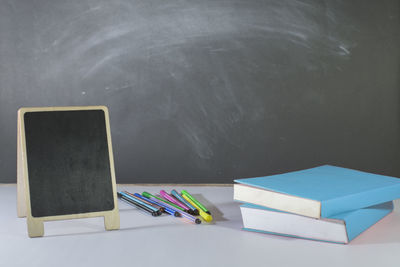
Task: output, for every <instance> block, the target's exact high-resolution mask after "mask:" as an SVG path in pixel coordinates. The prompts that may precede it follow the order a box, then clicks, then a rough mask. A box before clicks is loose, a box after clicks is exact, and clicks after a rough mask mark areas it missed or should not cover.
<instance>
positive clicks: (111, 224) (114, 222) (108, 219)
mask: <svg viewBox="0 0 400 267" xmlns="http://www.w3.org/2000/svg"><path fill="white" fill-rule="evenodd" d="M104 227H105V228H106V230H117V229H119V213H118V211H110V212H109V213H107V215H105V216H104Z"/></svg>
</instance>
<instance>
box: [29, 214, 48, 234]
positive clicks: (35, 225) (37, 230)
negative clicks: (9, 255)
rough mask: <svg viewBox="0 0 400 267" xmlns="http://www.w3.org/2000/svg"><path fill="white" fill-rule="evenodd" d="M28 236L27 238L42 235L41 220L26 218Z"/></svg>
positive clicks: (42, 226)
mask: <svg viewBox="0 0 400 267" xmlns="http://www.w3.org/2000/svg"><path fill="white" fill-rule="evenodd" d="M26 220H27V224H28V235H29V237H40V236H43V235H44V225H43V222H42V221H41V220H37V219H34V218H32V217H30V216H28V217H27V219H26Z"/></svg>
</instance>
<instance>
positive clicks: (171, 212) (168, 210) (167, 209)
mask: <svg viewBox="0 0 400 267" xmlns="http://www.w3.org/2000/svg"><path fill="white" fill-rule="evenodd" d="M135 196H137V197H139V198H141V199H144V200H147V201H149V202H152V203H153V204H155V205H157V206H160V207H162V208H164V211H165V212H166V213H168V214H171V215H174V216H175V217H179V216H180V214H179V212H177V211H175V210H173V209H170V208H168V207H166V206H165V207H164V206H162V205H161V204H159V203H158V202H155V201H153V200H151V199H149V198H146V197H144V196H142V195H140V194H138V193H135Z"/></svg>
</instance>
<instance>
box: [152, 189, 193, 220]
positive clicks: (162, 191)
mask: <svg viewBox="0 0 400 267" xmlns="http://www.w3.org/2000/svg"><path fill="white" fill-rule="evenodd" d="M160 195H161V196H162V197H163V198H165V199H166V200H168V201H169V202H172V203H174V204H176V205H178V206H179V207H181V208H182V209H184V210H185V211H186V212H187V213H189V214H192V213H193V211H191V210H190V208H189V207H187V206H186V205H185V204H183V203H181V202H179V201H178V200H176V199H175V198H173V197H172V196H170V195H169V194H168V193H167V192H165V191H164V190H160ZM192 215H193V214H192Z"/></svg>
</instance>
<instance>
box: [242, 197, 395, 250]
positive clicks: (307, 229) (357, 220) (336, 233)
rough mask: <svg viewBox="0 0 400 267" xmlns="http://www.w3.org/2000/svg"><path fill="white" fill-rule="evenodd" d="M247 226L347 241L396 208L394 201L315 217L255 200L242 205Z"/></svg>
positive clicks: (344, 242) (311, 237) (327, 239)
mask: <svg viewBox="0 0 400 267" xmlns="http://www.w3.org/2000/svg"><path fill="white" fill-rule="evenodd" d="M240 209H241V212H242V218H243V226H244V228H243V229H244V230H248V231H254V232H261V233H268V234H275V235H283V236H289V237H297V238H304V239H312V240H319V241H326V242H334V243H343V244H347V243H348V242H350V241H351V240H353V239H354V238H355V237H356V236H358V235H359V234H361V233H362V232H364V231H365V230H367V229H368V228H369V227H371V226H372V225H374V224H375V223H376V222H378V221H379V220H381V219H382V218H383V217H385V216H386V215H388V214H389V213H390V212H392V210H393V202H391V201H390V202H385V203H382V204H378V205H375V206H372V207H368V208H364V209H359V210H355V211H350V212H346V213H341V214H337V215H334V216H331V217H329V218H321V219H314V218H310V217H305V216H301V215H297V214H293V213H287V212H283V211H279V210H274V209H268V208H265V207H261V206H256V205H252V204H244V205H241V206H240Z"/></svg>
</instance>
